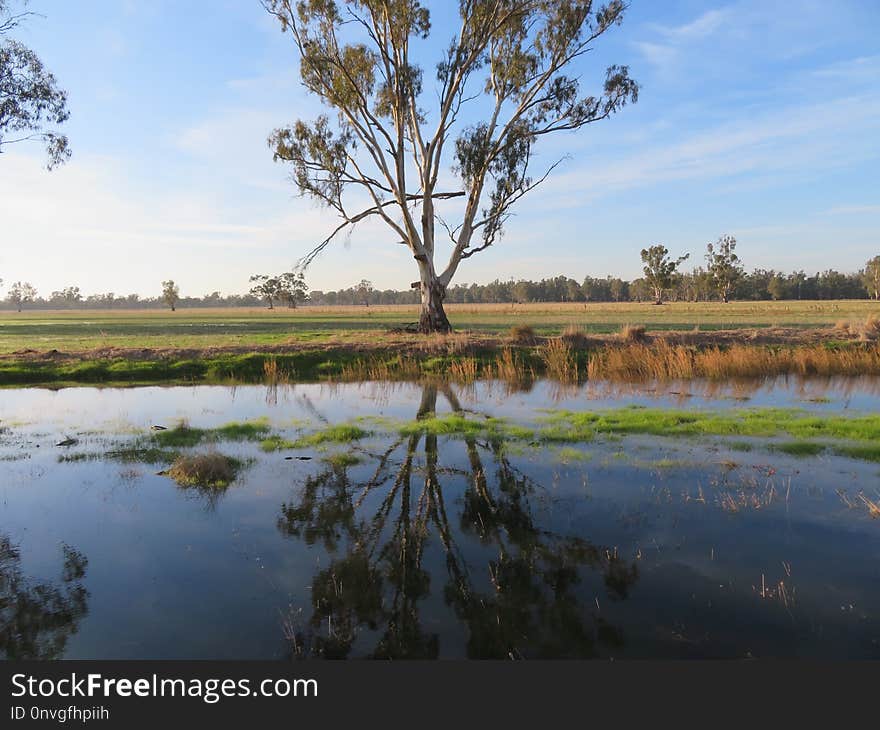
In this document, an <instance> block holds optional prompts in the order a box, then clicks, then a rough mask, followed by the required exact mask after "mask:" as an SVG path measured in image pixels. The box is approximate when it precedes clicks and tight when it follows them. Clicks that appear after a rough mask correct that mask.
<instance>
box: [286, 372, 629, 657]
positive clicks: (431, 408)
mask: <svg viewBox="0 0 880 730" xmlns="http://www.w3.org/2000/svg"><path fill="white" fill-rule="evenodd" d="M439 393H442V395H443V397H444V398H445V399H446V400H447V402H448V404H449V406H450V408H451V409H452V410H453V411H455V412H458V411H461V410H462V409H461V405H460V404H459V402H458V400H457V398H456V396H455V394H454V393H453V392H452V390H451V389H450V388H449V387H447V386H438V385H433V384H430V385H426V386H424V388H423V391H422V397H421V402H420V405H419V408H418V413H417V418H418V419H424V418H427V417H428V416H430V415H433V413H434V412H435V411H436V408H437V398H438V394H439ZM463 445H464V449H465V451H466V460H465V461H464V462H463V463H466V464H467V467H466V468H464V469H462V468H461V467H455V466H445V465H444V464H443V463H442V462H441V454H440V450H439V449H438V436H437V435H435V434H432V433H430V432H425V433H415V434H413V435H410V436H405V437H400V438H397V439H396V440H395V441H393V442H392V443H391V444H390V445H389V446H388V447H387V449H386V450H385V451H383V452H382V453H378V454H368V455H367V457H368V459H369V461H370V465H371V472H372V473H371V474H370V476H369V477H368V478H366V479H361V480H355V479H352V477H351V476H350V471H351V468H350V466H349V465H347V464H345V463H331V464H330V465H328V466H327V467H326V468H325V469H324V470H323V471H321V472H320V473H318V474H316V475H313V476H310V477H308V478H307V480H306V482H305V484H304V486H303V488H302V489H301V491H300V493H299V494H298V495H297V497H296V499H295V500H294V501H292V502H289V503H285V504H283V505H282V507H281V515H280V517H279V520H278V527H279V529H280V530H281V532H282V533H283V534H285V535H288V536H292V537H297V538H300V539H302V540H304V541H305V542H306V543H307V544H309V545H315V544H320V545H321V546H322V547H323V548H324V549H325V550H326V551H327V552H328V554H329V555H330V556H331V558H330V564H329V566H327V567H326V568H323V569H322V570H319V571H318V572H317V574H316V575H315V576H314V578H313V580H312V585H311V602H312V613H311V617H310V620H309V626H308V628H307V629H300V630H298V631H294V632H292V633H291V635H290V637H289V638H290V639H291V644H292V648H293V653H294V654H295V655H297V656H304V655H318V656H323V657H327V658H346V657H348V656H350V655H351V654H352V653H353V651H354V647H355V643H356V641H357V640H358V637H359V634H361V633H363V632H367V633H369V634H371V635H373V638H372V639H371V645H370V646H368V647H364V646H363V645H361V647H360V648H359V651H360V652H361V653H363V654H365V655H367V656H370V657H374V658H411V659H412V658H436V657H438V656H439V654H440V651H441V647H440V644H439V633H438V632H437V631H435V630H432V629H431V628H426V627H425V626H424V625H423V621H422V618H421V611H422V607H423V606H425V605H426V604H427V603H428V602H429V601H430V600H431V598H432V593H436V594H439V595H442V600H443V601H444V602H445V604H446V605H447V606H448V607H450V608H451V609H452V611H453V612H454V614H455V616H456V617H457V618H458V620H459V621H460V622H461V623H462V626H463V628H464V630H465V631H466V637H465V639H464V641H465V647H466V649H465V651H466V654H467V656H468V657H470V658H480V659H486V658H517V657H554V658H561V657H590V656H595V655H596V654H597V652H598V651H599V648H600V647H601V646H603V645H604V646H605V647H607V648H618V647H620V646H622V645H623V641H624V637H623V634H622V632H621V631H620V630H619V629H617V628H615V627H614V626H612V625H610V624H608V623H607V622H606V621H604V620H603V619H602V617H601V616H600V615H599V613H598V610H594V609H593V607H592V606H584V605H581V602H580V599H579V597H578V595H577V592H576V590H575V589H576V587H577V586H578V585H579V584H580V583H581V580H582V571H583V570H584V569H586V570H589V571H593V572H596V573H598V574H600V575H601V576H602V577H603V579H604V584H605V588H606V592H607V594H608V596H609V597H611V598H612V600H624V599H626V597H627V595H628V593H629V590H630V588H631V586H632V585H633V584H634V583H635V582H636V580H637V578H638V570H637V567H636V564H635V563H634V562H629V561H627V560H625V559H623V558H622V557H620V556H619V555H618V554H617V551H616V550H611V549H608V548H604V547H601V546H597V545H594V544H592V543H591V542H589V541H588V540H586V539H583V538H582V537H578V536H573V535H565V534H560V533H558V532H556V531H553V530H548V529H546V528H545V527H542V526H539V525H538V523H537V521H536V519H535V516H534V514H533V502H534V501H535V498H536V496H538V495H539V494H540V493H541V492H542V491H543V490H542V487H541V486H540V485H538V484H536V483H535V482H534V481H533V480H532V479H531V478H530V477H529V476H528V475H526V474H524V473H523V472H521V471H520V470H518V469H517V468H516V467H514V466H513V465H512V464H511V462H510V460H509V459H508V458H507V456H506V455H505V450H504V444H503V443H501V442H500V441H493V440H488V441H481V440H478V439H476V438H471V437H468V438H465V439H464V440H463ZM445 454H446V450H445V449H444V455H445ZM362 455H363V454H362ZM454 463H459V462H457V461H456V462H454ZM452 481H457V482H458V483H459V484H460V483H461V482H462V481H463V482H464V484H463V489H461V488H459V489H450V490H449V491H446V490H444V484H446V483H449V482H452ZM450 494H456V495H460V496H459V498H457V499H454V500H452V499H450V498H449V495H450ZM438 551H439V556H438V555H437V552H438ZM429 553H430V554H432V556H431V557H430V558H428V557H426V556H427V555H428V554H429ZM429 561H430V564H431V568H430V569H429V568H428V562H429ZM438 566H439V567H440V569H438ZM438 579H440V580H442V581H444V583H443V585H442V587H435V586H432V580H438ZM597 608H598V607H597Z"/></svg>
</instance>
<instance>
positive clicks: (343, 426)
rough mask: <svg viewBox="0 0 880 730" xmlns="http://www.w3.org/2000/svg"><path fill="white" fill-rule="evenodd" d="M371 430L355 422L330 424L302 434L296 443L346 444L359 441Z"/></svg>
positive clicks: (307, 444) (300, 444)
mask: <svg viewBox="0 0 880 730" xmlns="http://www.w3.org/2000/svg"><path fill="white" fill-rule="evenodd" d="M371 433H372V432H371V431H367V430H366V429H364V428H361V427H360V426H358V425H356V424H354V423H340V424H336V425H334V426H328V427H327V428H325V429H322V430H321V431H316V432H315V433H311V434H308V435H306V436H301V437H300V438H299V439H297V440H296V442H295V443H294V446H295V447H302V446H320V445H321V444H328V443H331V444H344V443H349V442H351V441H358V440H360V439H362V438H365V437H366V436H369V435H371Z"/></svg>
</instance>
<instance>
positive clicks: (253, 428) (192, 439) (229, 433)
mask: <svg viewBox="0 0 880 730" xmlns="http://www.w3.org/2000/svg"><path fill="white" fill-rule="evenodd" d="M268 433H269V423H268V421H266V420H265V419H258V420H254V421H241V422H239V421H233V422H231V423H226V424H224V425H222V426H219V427H217V428H194V427H193V426H190V425H189V424H188V423H186V422H185V421H184V422H181V423H178V424H177V425H176V426H174V427H173V428H169V429H168V430H166V431H157V432H156V433H155V434H153V440H154V441H155V442H156V443H157V444H158V445H159V446H161V447H163V448H169V447H170V448H191V447H193V446H198V445H199V444H201V443H205V442H208V441H259V440H261V439H263V438H265V437H266V435H267V434H268Z"/></svg>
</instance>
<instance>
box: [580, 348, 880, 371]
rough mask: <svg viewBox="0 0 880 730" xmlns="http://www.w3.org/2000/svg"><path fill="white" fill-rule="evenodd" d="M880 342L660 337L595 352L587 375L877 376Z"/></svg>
mask: <svg viewBox="0 0 880 730" xmlns="http://www.w3.org/2000/svg"><path fill="white" fill-rule="evenodd" d="M878 374H880V346H878V345H873V346H867V347H865V346H851V347H842V348H836V349H835V348H828V347H824V346H822V345H810V346H800V347H793V348H774V347H762V346H756V345H740V344H735V345H731V346H729V347H719V346H714V347H708V348H703V349H701V348H697V347H693V346H688V345H682V344H671V343H669V342H667V341H665V340H658V341H656V342H654V343H652V344H644V343H628V344H626V345H621V346H618V347H607V348H604V349H602V350H599V351H597V352H594V353H593V354H592V356H591V357H590V359H589V361H588V363H587V377H589V378H592V379H600V378H601V379H609V380H633V381H640V380H687V379H691V378H708V379H725V378H751V377H768V376H777V375H822V376H830V375H878Z"/></svg>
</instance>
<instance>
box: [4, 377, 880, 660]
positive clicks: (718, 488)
mask: <svg viewBox="0 0 880 730" xmlns="http://www.w3.org/2000/svg"><path fill="white" fill-rule="evenodd" d="M627 405H648V406H651V407H653V408H656V407H670V408H677V409H683V408H685V409H694V410H699V409H706V410H713V411H718V410H723V409H726V408H742V407H744V406H747V407H785V408H803V409H806V410H808V411H810V412H815V413H816V414H820V415H821V414H854V415H856V414H865V413H875V412H876V411H878V410H880V387H878V384H877V381H875V380H867V379H865V380H861V379H856V380H854V379H846V380H827V381H801V380H790V381H789V380H778V381H773V382H769V383H763V384H755V383H752V384H745V383H744V384H728V385H726V386H723V387H720V386H716V385H711V384H706V383H694V382H690V383H681V384H676V383H672V384H668V383H667V384H649V385H643V386H637V387H634V386H629V387H624V386H615V385H611V384H603V383H598V384H597V383H593V384H591V385H589V386H581V387H577V388H562V387H560V386H559V385H554V384H552V383H549V382H538V383H536V384H534V385H533V386H532V387H531V388H530V389H529V390H527V391H515V390H511V389H510V388H509V387H506V386H505V385H503V384H501V383H478V384H476V385H474V386H469V387H463V386H455V385H439V386H438V385H419V384H383V383H363V384H355V385H338V386H327V385H296V386H279V387H267V386H239V387H209V386H199V387H173V388H137V389H92V388H70V389H62V390H59V391H51V390H42V389H20V390H3V391H0V657H11V658H30V657H37V658H56V657H58V658H61V657H63V658H108V659H109V658H143V659H148V658H234V659H250V658H273V657H277V658H300V657H310V656H324V657H346V658H358V657H399V658H406V657H411V658H459V657H469V658H475V659H479V658H538V657H541V658H568V657H572V658H574V657H578V658H582V657H598V658H610V657H613V658H629V657H634V658H636V657H637V658H691V657H693V658H699V657H835V658H874V659H877V658H880V520H878V519H875V518H873V517H872V514H871V511H870V509H869V508H868V507H867V506H866V505H867V504H868V503H869V502H872V501H873V502H874V503H876V502H877V500H878V498H880V465H878V464H877V463H871V462H865V461H858V460H855V459H849V458H843V457H838V456H830V455H825V454H822V455H818V456H810V457H807V458H797V457H795V456H790V455H786V454H782V453H778V452H773V451H769V450H767V449H765V448H763V444H762V443H761V441H760V439H758V440H755V442H754V444H752V446H750V447H749V449H748V450H744V449H743V448H742V445H741V444H740V446H739V447H738V448H734V446H735V445H734V444H732V443H730V442H727V441H725V440H724V439H720V438H712V437H703V438H660V437H650V436H644V435H631V436H625V437H623V438H620V437H615V438H611V437H609V438H599V439H596V440H593V441H591V442H589V443H583V444H566V445H565V446H564V447H560V446H550V445H541V444H525V445H524V444H519V443H518V444H508V443H505V441H504V439H503V438H501V437H493V438H486V437H484V436H465V435H432V434H430V433H416V434H409V435H401V433H400V432H399V431H396V430H395V429H394V428H386V429H377V430H374V432H373V433H371V434H370V435H368V436H366V437H365V438H363V439H360V440H357V441H354V442H351V443H344V444H332V443H331V444H324V445H318V446H315V445H312V446H308V447H307V446H300V447H290V448H286V449H283V450H280V451H274V452H269V453H267V452H265V451H263V450H261V448H260V444H259V443H258V442H256V441H253V442H252V441H238V442H232V443H216V444H214V445H212V448H217V449H219V450H221V451H222V452H223V453H224V454H228V455H231V456H234V457H236V458H238V459H240V460H241V462H242V463H243V464H244V467H243V468H242V470H241V471H240V473H239V474H238V476H237V478H236V479H235V481H234V482H233V483H232V484H231V485H230V486H229V487H228V488H227V489H222V490H221V489H194V488H186V489H185V488H181V487H179V486H178V485H177V484H176V483H175V482H174V481H172V480H171V479H170V478H168V476H166V475H163V474H160V473H158V472H160V471H162V470H163V465H162V464H153V463H138V462H137V461H120V460H118V459H114V458H112V457H111V456H109V455H108V454H110V453H113V452H112V450H113V449H114V448H117V447H118V446H119V444H121V443H122V444H124V443H125V442H126V441H127V440H131V439H137V438H145V437H146V438H149V434H150V433H151V431H150V428H151V426H154V425H165V426H168V427H171V426H173V424H174V423H175V422H177V421H179V420H181V419H186V420H187V421H188V422H189V423H190V424H191V425H192V426H194V427H199V428H212V427H217V426H219V425H221V424H225V423H228V422H230V421H249V420H253V419H267V421H266V423H267V424H268V426H267V427H268V428H270V429H271V431H272V433H273V434H277V435H279V436H280V437H284V438H286V439H289V440H291V441H295V440H296V439H297V437H298V436H301V435H302V434H308V433H310V432H313V431H316V430H319V429H321V428H324V427H326V426H327V425H328V424H338V423H343V422H356V421H357V419H362V421H361V422H368V421H369V419H374V420H375V419H387V420H388V421H389V422H392V421H393V422H397V421H412V420H413V419H415V418H416V417H417V415H419V414H420V413H421V414H424V413H426V412H428V411H436V412H437V413H438V414H442V413H450V412H460V413H466V414H469V415H470V416H471V417H475V418H480V417H484V416H494V417H500V418H505V419H508V420H509V421H510V422H513V423H516V424H525V425H527V424H530V423H534V422H536V421H537V420H539V419H540V418H541V417H542V414H544V413H545V410H544V409H548V408H560V409H568V410H574V411H584V410H601V409H607V408H619V407H622V406H627ZM364 419H366V420H364ZM741 441H742V439H740V442H741ZM65 442H68V443H69V445H67V446H58V445H57V444H59V443H65ZM199 448H202V447H196V449H195V450H198V449H199ZM165 466H167V465H165ZM863 498H866V499H867V500H868V501H865V499H863Z"/></svg>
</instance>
